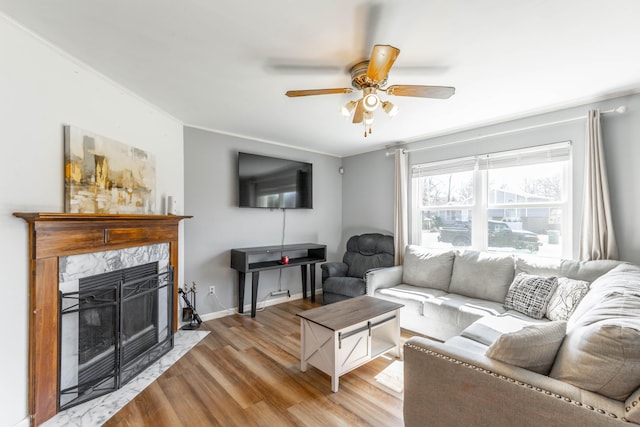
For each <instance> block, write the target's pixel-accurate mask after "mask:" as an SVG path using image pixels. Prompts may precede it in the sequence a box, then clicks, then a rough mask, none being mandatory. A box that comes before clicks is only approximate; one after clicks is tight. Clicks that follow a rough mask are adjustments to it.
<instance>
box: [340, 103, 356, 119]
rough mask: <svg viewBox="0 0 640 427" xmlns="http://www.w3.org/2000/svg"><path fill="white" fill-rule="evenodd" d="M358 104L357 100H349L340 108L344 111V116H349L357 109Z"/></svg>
mask: <svg viewBox="0 0 640 427" xmlns="http://www.w3.org/2000/svg"><path fill="white" fill-rule="evenodd" d="M356 105H357V102H356V101H349V102H347V103H346V104H344V106H343V107H342V108H341V109H340V112H341V113H342V115H343V116H345V117H349V116H350V115H351V113H353V110H355V109H356Z"/></svg>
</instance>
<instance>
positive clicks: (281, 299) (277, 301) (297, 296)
mask: <svg viewBox="0 0 640 427" xmlns="http://www.w3.org/2000/svg"><path fill="white" fill-rule="evenodd" d="M321 294H322V289H316V295H321ZM298 299H302V292H300V293H297V294H291V296H290V297H288V296H286V295H283V296H277V297H273V298H267V299H266V300H265V301H264V302H258V306H257V309H261V308H264V307H270V306H272V305H276V304H281V303H283V302H287V301H295V300H298ZM237 309H238V307H237V306H236V307H233V308H226V309H224V310H220V311H214V312H211V313H204V314H203V313H198V314H199V315H200V318H201V319H202V321H203V322H206V321H207V320H213V319H219V318H221V317H226V316H231V315H232V314H236V313H237ZM244 314H248V315H250V314H251V304H245V306H244ZM186 324H187V322H180V324H179V325H178V328H180V327H181V326H183V325H186Z"/></svg>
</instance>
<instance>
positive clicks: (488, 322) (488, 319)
mask: <svg viewBox="0 0 640 427" xmlns="http://www.w3.org/2000/svg"><path fill="white" fill-rule="evenodd" d="M543 322H545V323H546V322H548V321H542V320H535V319H531V318H530V317H525V316H523V317H516V316H510V315H508V314H502V315H500V316H485V317H483V318H481V319H478V320H476V321H475V322H473V323H472V324H471V325H469V326H468V327H467V328H465V330H464V331H462V332H461V333H460V336H462V337H465V338H468V339H470V340H473V341H477V342H479V343H481V344H484V345H486V346H490V345H491V344H493V343H494V342H496V340H497V339H498V338H500V336H501V335H503V334H506V333H509V332H516V331H519V330H520V329H522V328H524V327H525V326H528V325H533V324H535V323H543Z"/></svg>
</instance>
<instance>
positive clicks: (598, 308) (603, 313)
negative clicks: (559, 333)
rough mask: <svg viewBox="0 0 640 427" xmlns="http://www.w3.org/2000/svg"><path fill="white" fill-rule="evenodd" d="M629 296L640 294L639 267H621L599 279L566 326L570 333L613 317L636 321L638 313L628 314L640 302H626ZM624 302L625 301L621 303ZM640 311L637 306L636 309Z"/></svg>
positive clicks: (631, 299) (625, 265)
mask: <svg viewBox="0 0 640 427" xmlns="http://www.w3.org/2000/svg"><path fill="white" fill-rule="evenodd" d="M625 294H628V295H633V294H640V266H636V265H631V264H620V265H618V266H617V267H615V268H613V269H612V270H611V271H609V272H608V273H606V274H604V275H602V276H600V277H598V278H597V279H596V280H594V281H593V282H592V283H591V285H590V286H589V292H587V294H586V295H585V296H584V298H582V300H581V301H580V303H579V304H578V307H576V309H575V310H574V312H573V314H572V315H571V317H569V320H568V323H567V333H570V332H571V330H572V329H573V328H574V327H576V326H580V325H581V326H586V325H588V324H591V323H595V322H597V321H599V320H605V319H610V318H613V317H637V316H638V315H637V313H638V312H637V311H633V310H629V304H636V303H637V299H634V298H623V297H621V296H623V295H625ZM621 298H623V299H621ZM635 307H636V308H638V306H637V305H636V306H635Z"/></svg>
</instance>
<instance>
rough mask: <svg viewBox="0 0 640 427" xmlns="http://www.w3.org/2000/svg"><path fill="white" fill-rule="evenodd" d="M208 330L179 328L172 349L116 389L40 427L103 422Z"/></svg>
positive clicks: (74, 426)
mask: <svg viewBox="0 0 640 427" xmlns="http://www.w3.org/2000/svg"><path fill="white" fill-rule="evenodd" d="M208 333H209V331H187V330H178V331H177V332H176V334H175V335H174V340H173V348H172V349H171V351H169V352H168V353H167V354H165V355H164V356H162V357H161V358H160V359H159V360H157V361H156V362H155V363H153V364H152V365H151V366H149V367H148V368H147V369H145V370H144V371H142V372H141V373H140V374H139V375H138V376H137V377H136V378H134V379H133V380H131V381H130V382H128V383H127V384H125V385H124V386H123V387H122V388H120V389H119V390H116V391H114V392H112V393H109V394H105V395H104V396H100V397H96V398H95V399H93V400H90V401H88V402H85V403H82V404H80V405H78V406H74V407H71V408H69V409H66V410H64V411H61V412H58V413H57V414H56V415H55V416H54V417H52V418H50V419H49V420H47V421H46V422H44V423H42V424H41V426H42V427H63V426H64V427H96V426H101V425H102V424H104V423H105V422H106V421H107V420H108V419H109V418H111V417H112V416H113V415H114V414H115V413H116V412H118V411H119V410H120V409H122V408H123V407H124V406H125V405H126V404H127V403H129V402H130V401H131V400H133V399H134V398H135V397H136V396H137V395H138V393H140V392H141V391H142V390H144V389H145V388H146V387H147V386H148V385H149V384H151V383H152V382H154V381H155V380H156V379H157V378H158V377H159V376H160V375H161V374H162V373H163V372H164V371H166V370H167V369H169V368H170V367H171V366H172V365H173V364H174V363H176V362H177V361H178V359H180V358H181V357H182V356H184V355H185V354H186V353H187V352H188V351H189V350H191V349H192V348H193V347H194V346H195V345H196V344H198V343H199V342H200V341H201V340H202V339H203V338H204V337H205V336H207V334H208Z"/></svg>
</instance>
